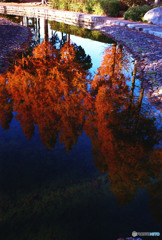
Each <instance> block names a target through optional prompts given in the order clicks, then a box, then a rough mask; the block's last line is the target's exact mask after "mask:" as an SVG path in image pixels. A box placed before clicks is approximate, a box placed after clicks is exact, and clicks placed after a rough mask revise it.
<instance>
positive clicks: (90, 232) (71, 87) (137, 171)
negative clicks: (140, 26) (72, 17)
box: [0, 17, 162, 240]
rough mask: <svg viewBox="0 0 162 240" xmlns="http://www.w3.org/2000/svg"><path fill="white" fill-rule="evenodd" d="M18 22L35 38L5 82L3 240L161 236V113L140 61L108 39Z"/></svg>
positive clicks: (0, 109)
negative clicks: (143, 78) (138, 66)
mask: <svg viewBox="0 0 162 240" xmlns="http://www.w3.org/2000/svg"><path fill="white" fill-rule="evenodd" d="M14 19H16V21H18V22H21V24H23V25H25V26H27V27H29V28H30V29H31V31H32V34H33V39H32V41H31V45H30V48H29V49H27V50H26V52H23V53H19V54H18V56H16V58H15V60H14V61H13V62H12V65H11V66H10V68H9V69H8V70H7V71H6V72H4V73H3V74H1V75H0V123H1V126H0V237H1V238H0V239H5V240H9V239H10V240H25V239H30V240H37V239H39V240H80V239H85V240H91V239H92V240H100V239H102V240H107V239H108V240H116V239H119V238H130V237H132V232H133V231H136V232H160V229H162V224H161V216H162V215H161V212H160V205H161V194H160V189H161V185H162V184H161V183H162V182H161V172H160V170H161V153H162V152H161V145H160V123H161V115H160V113H159V110H158V109H156V108H155V106H152V105H151V103H150V101H149V96H148V94H147V91H145V89H144V86H143V84H142V82H141V81H140V80H139V79H138V77H137V73H136V62H135V61H134V59H133V58H132V56H131V54H129V53H128V52H127V51H126V49H125V48H124V47H123V46H120V45H118V44H116V43H115V42H114V41H113V40H111V39H108V38H106V37H105V36H103V35H101V34H100V33H99V32H95V31H90V30H88V29H84V28H79V27H74V26H73V27H72V26H70V25H65V24H62V23H57V22H52V21H48V20H44V19H35V18H28V17H12V20H14ZM140 239H145V237H140ZM152 239H159V238H156V237H153V238H152Z"/></svg>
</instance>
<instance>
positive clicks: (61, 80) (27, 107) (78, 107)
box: [5, 41, 88, 151]
mask: <svg viewBox="0 0 162 240" xmlns="http://www.w3.org/2000/svg"><path fill="white" fill-rule="evenodd" d="M75 55H76V51H75V48H74V46H73V45H72V44H70V43H66V44H65V45H64V46H63V47H62V48H61V50H60V51H58V50H56V49H54V48H53V46H52V45H51V44H49V43H48V42H47V41H44V42H42V43H41V44H40V45H38V46H37V47H36V48H34V50H33V55H32V56H31V57H23V58H22V59H19V60H17V62H16V65H15V66H14V68H13V69H12V70H10V71H8V72H7V73H6V75H5V77H6V79H7V83H6V89H7V92H8V94H9V95H10V96H11V98H12V99H13V106H14V111H15V112H16V113H17V115H16V117H15V118H16V119H17V120H19V121H20V123H21V127H22V130H23V132H24V134H25V135H26V136H27V137H28V138H31V137H32V135H33V134H34V128H35V127H34V126H35V125H38V127H39V132H40V137H41V140H42V142H43V143H44V144H45V145H46V146H47V148H51V147H54V145H55V142H56V139H57V136H58V132H60V133H61V134H60V136H59V138H60V142H64V143H65V146H66V150H67V151H68V150H70V149H71V147H72V145H73V144H75V143H76V142H77V137H78V136H79V135H80V134H81V129H82V128H81V126H82V125H83V123H84V113H83V112H84V109H83V101H84V97H85V95H86V91H87V77H88V71H87V70H85V69H84V68H83V67H82V64H81V63H80V62H79V61H77V60H76V58H75Z"/></svg>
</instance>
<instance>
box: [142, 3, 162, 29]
mask: <svg viewBox="0 0 162 240" xmlns="http://www.w3.org/2000/svg"><path fill="white" fill-rule="evenodd" d="M144 20H147V21H148V22H149V23H153V24H157V25H162V7H157V8H154V9H151V10H150V11H148V12H147V13H146V14H145V15H144Z"/></svg>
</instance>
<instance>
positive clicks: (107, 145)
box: [84, 45, 159, 205]
mask: <svg viewBox="0 0 162 240" xmlns="http://www.w3.org/2000/svg"><path fill="white" fill-rule="evenodd" d="M121 55H122V52H121V49H120V48H118V49H117V48H116V46H115V45H114V47H113V48H112V49H109V48H108V49H107V50H106V51H105V55H104V58H103V61H102V64H101V66H100V68H99V69H98V72H97V73H96V75H95V77H94V79H93V81H92V96H89V97H88V100H87V101H85V104H86V107H87V110H88V109H89V111H88V114H87V120H86V122H85V125H84V128H85V131H86V134H87V135H88V136H89V137H90V138H91V140H92V145H93V155H94V159H95V164H96V166H97V167H98V169H99V170H100V171H102V172H107V173H108V177H109V180H110V182H111V187H110V188H111V190H112V191H113V193H114V194H115V196H116V197H117V199H118V201H119V203H120V204H121V205H123V204H126V203H127V202H129V201H130V200H131V199H133V197H134V195H135V193H136V191H137V189H138V187H143V186H144V185H145V184H146V183H149V182H150V177H151V176H153V177H155V176H158V174H159V172H158V171H157V170H156V166H158V165H159V162H158V161H157V162H152V161H149V160H148V159H149V154H150V152H151V151H152V149H153V146H154V144H155V143H157V141H158V140H157V136H156V128H155V126H154V121H153V119H150V118H148V117H145V115H143V113H142V112H140V110H141V103H142V96H143V86H142V85H141V91H140V94H139V99H138V100H137V101H136V102H135V101H134V102H132V93H130V90H129V88H128V85H127V81H130V79H126V78H125V76H124V75H123V73H122V65H121V64H120V61H121ZM114 56H115V57H114ZM114 58H115V59H114ZM115 66H117V67H115ZM132 81H133V80H132ZM130 103H131V105H130ZM90 109H93V110H92V111H90ZM151 168H152V170H153V171H152V173H151V174H150V173H149V171H150V169H151Z"/></svg>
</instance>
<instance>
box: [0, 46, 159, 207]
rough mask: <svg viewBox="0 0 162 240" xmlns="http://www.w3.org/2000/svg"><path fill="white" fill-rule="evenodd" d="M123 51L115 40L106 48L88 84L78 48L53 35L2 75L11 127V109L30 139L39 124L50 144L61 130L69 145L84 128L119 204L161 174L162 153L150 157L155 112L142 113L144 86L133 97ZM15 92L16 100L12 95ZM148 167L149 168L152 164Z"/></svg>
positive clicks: (0, 109) (0, 88) (2, 108)
mask: <svg viewBox="0 0 162 240" xmlns="http://www.w3.org/2000/svg"><path fill="white" fill-rule="evenodd" d="M122 59H123V51H122V48H121V47H117V46H116V45H115V44H114V45H113V46H112V48H108V49H107V50H106V51H105V54H104V58H103V61H102V64H101V66H100V68H99V69H98V71H97V73H96V74H95V76H94V79H93V81H92V83H91V90H90V91H89V92H87V83H88V80H87V78H88V71H87V70H85V69H84V68H83V67H82V64H81V63H80V62H79V61H77V60H76V50H75V48H74V46H73V45H72V44H70V43H66V44H65V45H64V46H63V47H62V48H61V50H60V51H58V50H56V49H55V48H54V47H53V46H52V45H50V44H49V43H48V42H43V43H42V44H40V45H38V46H37V47H36V48H34V50H33V55H32V56H31V57H25V58H22V59H19V60H18V61H17V63H16V65H15V67H14V69H12V70H10V71H8V72H7V73H5V74H3V75H1V76H0V99H1V101H0V119H1V125H2V127H3V128H5V129H6V128H8V127H9V122H10V121H11V119H12V111H13V110H14V111H15V112H16V113H17V115H16V117H15V118H16V119H17V120H19V121H20V123H21V127H22V130H23V132H24V134H25V136H27V137H28V138H29V139H30V138H31V137H32V135H33V134H34V130H35V125H37V126H38V128H39V132H40V138H41V140H42V142H43V143H44V144H45V146H46V147H47V148H48V149H50V148H52V147H54V146H55V143H56V139H57V137H58V133H60V134H59V140H60V143H64V144H65V147H66V151H69V150H70V149H71V148H72V146H73V145H74V144H76V143H77V139H78V136H79V135H81V134H82V130H83V129H84V130H85V132H86V134H87V135H88V136H89V137H90V138H91V141H92V146H93V155H94V161H95V164H96V166H97V167H98V169H99V170H100V171H102V172H107V173H108V177H109V180H110V181H111V190H112V191H113V192H114V194H115V196H116V197H117V199H118V201H119V202H120V204H121V205H122V204H125V203H127V202H129V201H130V200H131V199H133V197H134V195H135V193H136V191H137V189H138V187H143V186H144V185H146V184H148V183H150V177H156V176H158V175H159V167H158V166H159V164H160V162H159V161H160V160H158V159H157V160H156V161H155V159H154V158H153V157H152V155H151V157H150V158H149V156H150V153H151V152H152V151H153V147H154V145H155V144H156V143H157V142H158V139H157V130H156V127H155V126H154V120H153V119H152V118H149V117H146V113H145V114H144V113H142V111H141V105H142V97H143V91H144V90H143V86H142V85H141V90H140V94H139V98H138V99H137V101H133V100H134V99H133V91H134V90H133V88H134V81H135V78H134V77H133V78H132V87H131V90H130V89H129V87H128V84H127V82H128V81H130V80H131V79H129V78H126V77H125V75H124V73H123V67H124V68H128V67H129V66H127V63H128V61H127V59H126V58H125V61H122ZM9 99H12V101H9ZM150 169H152V170H151V171H150Z"/></svg>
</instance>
